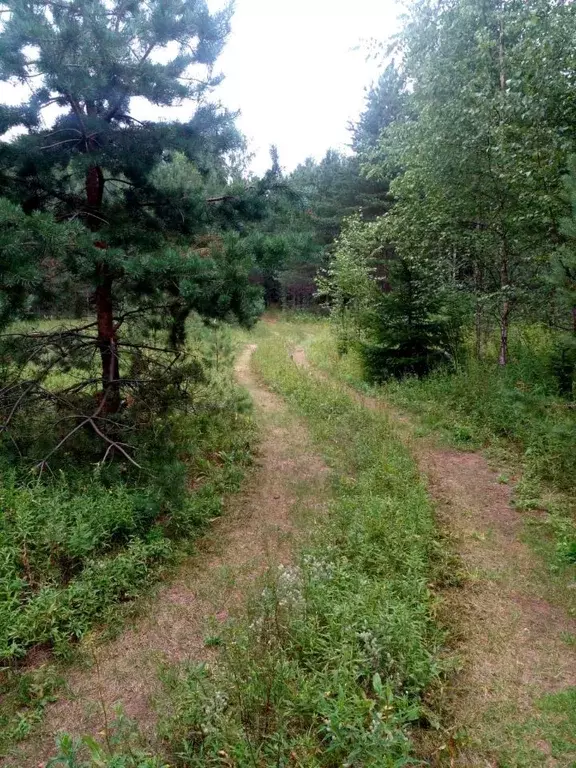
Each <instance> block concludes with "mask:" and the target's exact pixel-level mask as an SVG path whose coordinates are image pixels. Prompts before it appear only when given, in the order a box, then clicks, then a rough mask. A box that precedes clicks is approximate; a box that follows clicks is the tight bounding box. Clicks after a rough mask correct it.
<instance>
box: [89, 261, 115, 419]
mask: <svg viewBox="0 0 576 768" xmlns="http://www.w3.org/2000/svg"><path fill="white" fill-rule="evenodd" d="M97 271H98V286H97V288H96V292H95V294H94V300H95V304H96V319H97V321H98V342H97V344H98V349H99V350H100V360H101V364H102V394H103V397H105V398H106V404H105V407H104V410H105V411H106V413H116V412H117V411H118V409H119V408H120V382H119V379H120V366H119V362H118V341H117V338H116V327H115V324H114V304H113V301H112V277H111V276H110V273H109V271H108V266H107V265H106V264H102V263H100V264H98V267H97Z"/></svg>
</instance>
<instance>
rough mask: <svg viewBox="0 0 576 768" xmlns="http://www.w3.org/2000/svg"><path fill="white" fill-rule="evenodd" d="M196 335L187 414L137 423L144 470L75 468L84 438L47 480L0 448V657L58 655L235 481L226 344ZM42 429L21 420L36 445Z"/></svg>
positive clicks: (207, 515) (235, 422)
mask: <svg viewBox="0 0 576 768" xmlns="http://www.w3.org/2000/svg"><path fill="white" fill-rule="evenodd" d="M195 332H196V334H197V335H198V334H202V339H199V340H198V341H197V346H196V349H195V351H194V355H195V356H196V359H197V360H198V364H201V365H202V366H203V367H204V372H205V374H204V377H203V378H202V379H201V380H199V381H197V382H196V383H195V384H194V385H190V386H191V392H190V395H191V397H192V400H193V403H194V410H193V411H190V412H188V413H180V412H179V413H177V414H174V415H172V416H166V415H165V416H164V417H162V418H154V419H153V420H152V421H150V422H148V423H146V424H142V423H141V424H140V430H139V437H138V441H137V443H136V452H137V455H138V458H139V459H140V460H141V461H142V463H143V464H146V466H147V470H146V471H142V470H139V469H137V468H136V467H134V466H133V465H132V464H130V463H129V462H128V461H126V460H124V461H119V462H117V463H115V464H112V465H111V466H105V465H104V466H103V465H102V464H95V465H92V467H90V466H89V465H88V468H83V467H82V464H81V465H80V467H79V466H78V461H77V458H78V455H82V454H81V453H80V451H81V450H82V444H83V442H84V439H83V438H82V437H81V438H80V443H79V444H76V445H72V446H71V448H70V450H69V452H68V455H67V456H66V455H63V456H62V457H61V458H60V464H59V471H58V473H57V474H54V475H53V476H50V475H44V476H42V477H40V478H38V477H36V479H34V477H33V476H31V475H30V474H29V473H28V472H26V470H25V467H24V466H23V463H22V460H21V458H20V457H19V456H18V454H13V458H12V461H11V460H10V457H9V454H8V453H7V452H5V453H4V457H3V472H2V474H3V484H2V488H1V489H0V506H1V507H2V513H3V514H2V517H1V519H0V551H1V552H2V558H1V561H0V592H1V594H2V600H1V601H0V627H1V630H0V658H3V659H4V660H10V659H17V658H20V657H22V656H23V655H24V654H25V653H26V652H27V650H28V649H29V648H31V647H32V646H36V645H43V646H47V647H52V648H55V649H56V650H57V651H58V652H61V653H66V652H67V650H68V648H69V643H70V641H74V640H77V639H79V638H81V637H82V636H84V635H85V634H86V633H87V632H88V631H89V630H90V628H91V627H92V626H93V625H94V623H95V622H98V621H101V620H103V619H104V618H107V617H108V616H109V615H110V610H111V608H112V607H113V606H115V605H118V604H119V603H123V602H126V601H130V600H132V599H133V598H134V597H136V596H137V595H139V594H141V592H142V590H143V589H145V588H146V586H147V585H148V584H150V583H151V582H152V581H154V580H156V579H157V578H158V573H159V571H160V570H161V568H162V567H163V566H164V565H165V564H169V563H170V562H172V561H173V560H174V558H175V556H176V554H177V547H176V545H175V542H177V541H178V540H180V541H181V540H183V539H186V538H189V537H193V536H195V535H196V534H197V533H198V531H199V530H201V528H202V526H203V525H204V524H205V523H206V521H207V520H209V519H212V518H214V517H215V516H217V515H218V514H220V511H221V505H222V493H223V491H224V490H229V489H232V488H235V487H237V485H238V483H239V481H240V479H241V476H242V467H243V465H245V464H246V462H247V461H248V460H249V436H250V426H249V418H248V416H247V414H246V413H245V412H246V404H245V402H244V400H243V398H242V396H240V395H239V393H238V392H237V390H236V389H235V387H234V385H233V383H232V380H231V373H230V372H231V359H232V356H231V355H232V350H231V348H230V344H229V343H227V342H226V340H225V338H223V337H222V331H221V330H216V331H212V332H210V331H207V330H202V325H201V324H197V325H196V327H195ZM147 413H149V411H147ZM42 428H43V421H42V420H40V421H37V420H34V419H31V420H29V422H28V439H29V441H30V445H31V446H33V445H35V444H36V443H38V442H40V443H41V442H42V437H41V431H42ZM36 430H38V431H36ZM8 445H10V442H9V441H8ZM158 445H162V451H161V452H158ZM30 450H32V447H30ZM208 457H212V458H208ZM74 467H75V468H74ZM54 469H56V467H54ZM191 482H193V483H194V485H197V488H196V490H195V491H194V492H193V493H190V491H189V485H190V483H191Z"/></svg>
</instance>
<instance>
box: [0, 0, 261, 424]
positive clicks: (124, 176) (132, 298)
mask: <svg viewBox="0 0 576 768" xmlns="http://www.w3.org/2000/svg"><path fill="white" fill-rule="evenodd" d="M229 22H230V10H229V9H225V10H223V11H220V12H218V13H214V14H212V13H210V12H209V9H208V5H207V3H206V2H205V0H146V1H145V2H135V1H134V0H128V1H126V0H111V1H110V2H108V1H107V0H59V1H58V2H53V0H38V1H36V0H11V1H10V2H9V3H7V13H6V15H5V16H4V19H3V26H2V29H1V32H0V79H1V81H3V82H4V83H6V82H14V81H19V82H21V83H23V84H24V85H25V86H26V90H27V92H28V91H30V97H29V98H28V101H27V103H26V104H24V105H22V107H20V108H9V107H2V108H1V109H0V129H4V130H6V129H7V128H9V127H13V126H19V127H20V128H23V129H24V132H23V135H21V136H20V137H19V138H17V139H16V140H14V141H12V142H9V143H6V142H4V143H3V144H2V145H1V146H0V194H1V195H3V196H4V197H5V198H8V199H9V200H10V201H12V203H13V204H15V205H17V206H19V207H20V209H21V211H23V212H24V213H25V214H27V215H28V214H33V216H32V219H31V222H36V229H37V234H39V239H38V240H37V246H38V247H37V248H32V249H29V258H28V257H27V258H28V260H27V262H26V263H27V267H26V269H27V276H26V277H23V276H22V275H20V277H18V274H17V273H18V270H20V272H21V271H22V265H21V264H17V263H16V261H15V260H14V259H12V260H10V261H8V262H7V261H6V257H5V254H6V251H5V250H3V251H2V253H3V259H4V263H3V278H2V293H3V300H2V302H3V303H2V306H3V308H4V309H5V312H4V316H5V319H6V320H7V319H9V316H10V314H11V313H10V312H9V311H8V308H11V310H12V311H15V310H16V309H17V307H20V308H22V307H23V306H24V305H25V304H26V300H25V298H24V296H23V294H24V293H26V292H28V294H29V300H32V298H33V295H34V294H35V292H38V291H41V290H44V291H45V286H46V283H47V282H49V280H48V278H49V267H50V269H52V270H54V269H56V270H57V271H59V272H61V273H65V274H66V275H67V276H68V278H69V280H70V281H72V282H76V283H79V282H80V283H83V284H85V285H86V286H87V290H88V291H89V292H90V295H91V300H92V303H93V306H94V309H95V313H96V321H95V328H96V338H95V339H94V343H95V345H96V347H97V349H98V350H99V354H100V359H101V378H102V384H103V399H104V400H105V410H106V411H109V412H114V411H116V410H118V407H119V404H120V398H121V394H120V390H121V385H122V378H121V372H120V350H121V349H122V344H121V339H120V338H119V330H120V328H121V327H122V325H123V323H124V321H125V318H126V317H127V316H128V315H129V314H130V313H135V314H137V313H138V312H140V313H141V312H143V311H145V310H146V311H147V312H148V314H149V317H150V321H151V322H161V321H162V318H165V317H169V318H172V321H171V322H173V323H174V325H175V328H174V329H173V333H172V341H173V343H175V344H176V343H181V342H182V332H183V327H184V325H183V323H184V321H185V318H186V316H187V315H188V313H189V312H190V310H191V309H197V310H198V311H200V312H202V313H204V314H205V315H208V316H217V317H224V316H227V315H228V314H230V313H231V312H233V313H236V314H239V315H240V316H241V319H250V317H252V316H253V315H254V312H255V311H257V293H258V292H257V290H255V289H254V288H251V287H250V286H249V283H248V273H249V270H250V264H249V263H248V262H247V260H246V256H245V254H244V255H243V256H242V259H240V260H239V261H236V262H234V256H233V255H232V254H237V249H234V248H232V250H231V251H230V252H229V253H227V252H226V237H228V236H226V237H222V236H217V235H216V234H215V233H218V232H220V233H222V232H225V230H232V231H237V230H238V228H239V227H240V226H241V223H242V221H243V220H245V219H246V218H250V217H254V216H258V215H259V212H260V207H261V205H262V200H261V197H262V195H260V194H259V193H260V192H261V190H259V189H257V188H254V189H253V190H252V191H248V192H247V191H246V190H245V189H242V188H241V185H240V186H239V185H236V186H235V187H234V188H229V186H228V184H227V181H228V179H227V176H228V173H227V166H226V156H227V153H228V152H231V151H233V150H238V149H239V148H241V146H242V138H241V137H240V135H239V134H238V132H237V130H236V128H235V126H234V115H232V114H230V113H228V112H226V111H224V110H223V109H221V108H219V107H218V106H216V105H212V104H210V103H208V102H207V101H206V97H207V96H208V95H209V93H210V92H211V90H212V89H213V87H214V86H215V85H216V84H217V83H218V82H219V80H220V78H219V77H217V76H214V74H213V66H214V63H215V61H216V59H217V57H218V55H219V53H220V52H221V50H222V47H223V45H224V43H225V40H226V37H227V34H228V32H229ZM135 100H138V101H139V102H140V103H148V104H149V105H154V106H155V107H171V106H175V105H178V104H182V103H190V104H191V106H190V113H191V114H190V119H189V120H188V121H187V122H183V123H175V122H160V121H158V122H155V121H153V120H144V121H141V120H138V119H136V118H135V117H134V115H133V109H134V106H135V103H137V102H136V101H135ZM54 114H55V115H56V116H55V117H53V119H52V121H51V124H50V125H49V127H46V124H47V122H49V118H50V116H51V115H54ZM183 162H185V163H187V167H186V168H185V173H184V174H182V173H180V174H179V173H178V171H179V167H178V164H179V163H180V171H181V170H182V168H181V166H182V163H183ZM0 215H2V216H3V222H4V223H6V222H7V221H8V220H12V221H14V220H16V219H18V220H20V221H21V223H23V226H24V229H29V228H30V226H31V224H29V223H28V222H22V219H21V216H20V214H17V213H16V212H15V210H14V208H9V207H6V206H4V207H3V208H2V211H1V213H0ZM38 216H41V217H42V216H44V217H45V218H38ZM50 217H51V220H52V222H53V226H52V225H51V228H52V231H53V232H54V231H55V230H54V226H55V227H56V230H57V229H58V227H63V229H62V234H61V239H64V240H65V239H66V236H68V237H73V238H74V239H75V241H77V243H78V247H74V248H69V247H67V246H66V244H65V243H61V247H60V248H59V249H58V254H56V252H54V253H53V254H52V257H53V258H52V259H51V260H48V261H49V262H50V263H49V264H48V261H47V259H46V255H47V254H46V251H47V249H48V250H50V247H48V248H47V246H46V243H45V242H44V241H43V240H42V237H40V233H38V226H39V225H40V222H44V224H46V222H47V221H48V219H49V218H50ZM70 227H71V228H72V229H71V230H70ZM69 232H72V235H70V234H68V235H66V234H65V233H69ZM83 233H84V234H88V235H89V237H85V236H84V234H83ZM232 237H233V236H232ZM57 239H58V238H56V240H57ZM80 241H81V242H80ZM53 245H54V246H56V245H57V243H53ZM11 247H12V248H13V247H14V244H12V245H11ZM52 250H54V248H52ZM11 275H12V276H11ZM64 283H65V281H60V283H59V285H60V286H62V285H64ZM43 286H44V287H43ZM153 316H156V318H157V320H156V321H154V320H153Z"/></svg>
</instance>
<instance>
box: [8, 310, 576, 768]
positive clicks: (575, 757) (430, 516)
mask: <svg viewBox="0 0 576 768" xmlns="http://www.w3.org/2000/svg"><path fill="white" fill-rule="evenodd" d="M315 333H316V331H315V329H314V326H310V327H308V326H303V325H299V324H297V323H292V324H291V323H284V322H278V323H275V324H266V325H264V326H261V327H260V329H259V330H258V331H257V332H256V334H255V335H254V336H253V339H255V340H257V341H258V345H256V344H255V343H249V344H247V345H246V346H245V347H244V348H243V351H242V353H241V354H240V356H239V358H238V362H237V366H236V377H237V380H238V381H239V383H241V384H242V385H243V386H244V387H245V388H246V389H247V390H248V392H249V393H250V395H251V397H252V400H253V402H254V405H255V414H256V420H257V422H258V425H259V428H260V432H261V436H262V439H261V444H260V451H259V455H258V457H257V464H256V468H255V470H254V471H253V473H252V474H251V477H250V478H249V480H248V481H247V483H246V485H245V488H244V491H243V492H242V493H241V494H238V495H237V496H234V497H232V498H230V499H229V500H228V502H227V504H226V515H225V516H224V517H222V518H221V519H219V520H217V521H214V524H213V527H212V530H211V532H210V534H209V535H208V536H207V537H206V538H205V539H204V540H203V541H202V544H201V548H200V550H201V551H200V553H199V554H198V555H196V556H194V557H190V558H189V559H188V560H187V561H186V562H185V563H183V565H182V566H181V568H180V570H179V571H178V573H177V574H176V576H175V578H174V579H173V580H171V582H170V583H167V584H165V585H164V586H163V587H162V588H161V589H160V590H159V592H158V594H157V595H155V596H154V597H151V598H150V599H149V601H148V605H147V609H146V610H145V611H144V612H143V615H142V616H141V618H140V619H138V620H137V621H136V622H135V623H134V625H133V626H132V627H131V628H130V629H129V630H128V631H125V632H123V633H122V634H121V635H120V636H119V637H118V638H117V639H116V640H114V641H112V642H109V643H107V644H100V645H95V646H94V647H93V648H92V649H91V651H90V653H89V654H87V658H88V660H89V661H90V659H91V663H89V664H88V665H87V666H86V667H85V668H78V667H77V668H75V669H72V670H71V671H70V672H69V674H68V678H67V693H66V695H65V696H63V697H62V698H61V699H60V700H59V701H58V702H57V703H55V704H54V705H51V706H49V707H48V708H47V712H46V718H45V721H44V723H43V729H42V731H41V732H39V733H37V734H35V735H34V737H33V738H31V739H29V740H28V741H27V742H24V743H23V744H22V745H20V747H19V748H18V749H16V751H15V752H14V754H13V755H11V756H10V757H9V758H8V759H6V760H5V761H4V762H2V763H1V765H2V766H3V768H8V766H9V767H10V768H38V766H43V765H44V764H45V761H46V760H47V759H48V757H49V756H50V755H51V754H53V736H54V734H56V733H57V732H59V731H66V732H68V733H71V734H72V735H75V736H80V735H83V734H93V735H95V736H97V737H99V738H100V740H102V738H104V739H105V738H106V735H107V733H108V730H109V723H110V721H111V720H112V718H113V707H114V705H115V704H118V703H119V704H121V705H122V708H123V710H124V712H125V713H126V715H127V716H128V717H130V718H131V719H133V720H135V721H136V722H137V724H138V727H139V731H140V734H141V737H142V741H143V743H144V744H145V745H146V748H147V749H148V750H150V749H151V750H152V751H155V752H158V751H160V752H164V751H165V747H166V746H167V748H168V752H169V753H170V755H171V758H170V760H169V762H170V764H171V765H172V764H174V765H177V766H186V768H199V767H200V766H202V767H204V766H221V765H226V766H228V765H229V766H234V768H254V766H256V765H257V766H259V768H260V766H261V767H262V768H265V767H266V768H268V767H271V766H278V765H283V766H286V768H288V766H293V767H294V768H334V766H341V765H346V766H350V768H356V766H358V768H360V766H362V768H398V766H405V765H409V764H422V765H430V766H454V767H457V768H540V767H542V768H554V766H556V767H557V768H574V766H576V740H575V734H576V646H575V644H574V642H573V638H574V637H575V636H576V624H575V622H574V621H573V619H572V618H570V616H569V615H568V614H567V612H566V611H565V610H564V608H563V606H562V604H561V601H556V600H554V590H553V589H551V587H550V585H549V584H547V583H544V582H542V580H541V574H542V568H541V567H540V563H539V561H538V556H537V555H536V554H535V553H534V551H533V550H532V549H531V548H530V547H529V546H528V545H527V544H526V542H525V541H524V534H523V532H524V522H523V519H522V516H521V515H520V513H519V512H518V511H517V510H516V509H515V508H514V507H513V505H512V491H511V488H510V486H509V485H508V484H506V483H503V482H501V481H500V480H501V478H499V476H498V474H497V473H496V472H495V471H493V470H492V469H491V468H490V467H489V465H488V464H487V462H486V460H485V458H484V457H483V456H482V455H481V454H479V453H472V452H462V451H457V450H452V449H447V448H446V447H443V446H442V445H440V444H438V442H437V441H436V440H435V439H434V436H432V437H431V436H427V437H423V436H422V435H421V432H420V430H419V429H418V427H417V424H416V423H415V420H414V419H413V418H411V417H408V416H407V415H406V414H404V413H402V412H400V411H398V410H397V409H395V408H394V407H392V406H390V405H389V404H388V403H387V402H386V401H385V400H384V399H383V398H381V397H378V396H377V395H373V394H371V395H367V394H365V393H362V392H361V391H359V390H357V389H355V388H354V387H353V386H351V385H350V383H349V382H350V377H349V376H348V383H347V382H346V381H345V380H344V376H341V375H340V372H339V371H338V369H337V368H335V367H334V366H332V367H329V366H326V367H325V368H324V369H322V370H321V369H320V368H318V367H317V362H318V360H317V359H316V358H315V357H312V356H310V360H313V363H311V362H310V360H309V356H308V349H309V344H310V343H312V342H313V341H314V336H315ZM253 339H251V341H252V340H253ZM320 362H321V361H320ZM358 385H359V386H360V382H358ZM432 502H433V503H432ZM280 564H282V566H286V568H283V569H281V570H279V569H278V566H279V565H280ZM260 578H262V581H260ZM255 587H256V588H255ZM263 587H264V588H263ZM247 598H249V600H247ZM247 602H248V605H247ZM220 641H222V643H223V645H222V651H221V652H220V651H218V650H217V648H218V646H219V645H220ZM86 650H89V648H88V646H87V648H86ZM216 662H218V663H216ZM202 663H205V664H206V665H207V672H206V674H205V673H204V672H203V671H202V670H200V671H199V667H198V664H202ZM167 669H169V670H171V671H170V672H169V673H168V676H170V675H171V674H174V675H175V676H176V678H177V679H178V682H176V683H175V687H174V690H173V691H171V694H170V696H172V698H171V699H170V698H167V693H166V689H165V688H163V684H162V677H163V672H162V670H167ZM164 677H167V676H166V674H165V673H164ZM199 681H200V682H199ZM217 701H223V702H225V706H224V707H223V708H221V709H219V708H218V707H216V708H215V707H214V702H217ZM159 713H160V715H161V716H162V718H163V725H162V728H161V731H160V732H158V731H157V723H158V717H159ZM199 723H202V725H201V726H199ZM206 723H208V726H207V725H206ZM162 729H163V730H162ZM159 738H163V739H164V743H163V746H162V747H160V743H159V741H158V739H159ZM223 756H224V757H225V760H224V762H223ZM414 759H416V760H420V761H421V762H416V763H414V762H413V760H414ZM95 764H98V765H100V764H102V765H116V764H118V765H124V763H122V762H119V763H115V762H110V763H108V762H102V763H95ZM157 764H159V763H156V762H154V765H157ZM126 765H130V766H132V765H135V763H131V762H128V763H126ZM146 765H148V763H146Z"/></svg>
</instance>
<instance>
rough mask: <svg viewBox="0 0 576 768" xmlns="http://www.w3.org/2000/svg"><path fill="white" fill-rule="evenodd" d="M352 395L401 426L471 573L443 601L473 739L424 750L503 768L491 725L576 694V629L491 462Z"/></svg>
mask: <svg viewBox="0 0 576 768" xmlns="http://www.w3.org/2000/svg"><path fill="white" fill-rule="evenodd" d="M292 357H293V360H294V361H295V362H296V363H297V364H298V365H300V366H303V367H306V368H308V369H309V370H310V371H311V373H312V375H315V376H320V377H322V378H324V379H326V378H328V377H327V376H326V374H323V373H321V372H319V371H317V370H316V369H314V368H312V367H311V366H310V364H309V362H308V361H307V359H306V353H305V350H304V349H303V348H301V347H298V348H296V349H295V350H294V352H293V355H292ZM342 386H345V385H342ZM346 389H347V391H348V393H349V394H350V395H351V396H352V397H353V398H354V399H356V400H357V401H358V402H361V403H362V404H363V405H365V406H366V407H368V408H371V409H384V410H385V411H386V412H387V413H388V415H389V416H390V420H391V422H392V423H393V424H395V425H396V426H397V428H398V433H399V436H400V437H401V438H402V439H403V440H404V441H406V442H407V443H408V445H409V447H410V449H411V450H412V452H413V454H414V456H415V457H416V459H417V461H418V464H419V466H420V469H421V472H422V474H423V476H424V477H425V479H426V481H427V485H428V488H429V491H430V494H431V496H432V498H433V499H434V500H435V502H436V506H437V509H438V516H439V519H440V522H441V525H442V527H443V528H444V530H445V531H446V532H447V535H448V536H449V537H450V539H451V540H452V541H453V542H454V548H455V550H456V552H457V554H458V556H459V558H460V561H461V563H462V566H463V571H464V580H463V584H462V586H459V587H457V588H450V589H445V590H442V591H441V592H440V594H439V595H438V597H439V600H440V604H441V605H440V609H439V612H440V616H441V617H442V618H443V619H445V622H446V624H447V626H448V627H449V628H450V629H451V631H452V633H453V642H454V646H455V648H454V650H455V651H456V653H457V654H458V656H459V657H460V659H461V669H460V671H459V672H458V673H457V674H456V675H455V676H454V677H453V678H452V680H451V681H450V686H449V687H448V692H447V693H446V692H445V699H444V702H443V705H444V706H445V707H446V708H447V710H448V713H447V714H448V719H449V720H451V722H452V726H453V727H452V729H451V732H452V733H456V732H458V731H460V730H462V729H465V731H466V733H467V739H466V741H465V745H464V746H463V745H462V743H458V744H457V743H456V741H455V740H454V739H452V738H448V739H446V735H444V736H443V738H442V742H443V744H442V746H443V747H445V748H444V749H441V750H437V749H436V747H437V746H438V744H437V742H438V739H437V737H435V736H431V737H430V738H427V737H426V736H425V735H424V738H423V741H424V746H425V747H426V742H427V741H428V740H429V741H430V742H431V743H430V744H429V745H428V746H429V747H430V749H429V751H428V752H427V754H426V755H425V756H426V758H427V761H428V762H429V764H430V763H431V764H432V765H450V766H462V767H465V768H490V767H493V768H497V767H498V766H500V765H501V763H499V762H498V760H497V758H495V757H493V756H492V755H491V751H492V748H491V746H489V745H488V746H487V745H486V735H487V731H486V728H487V726H486V723H487V721H488V719H490V721H491V722H492V725H491V726H489V727H490V728H491V730H492V731H493V732H494V733H495V734H497V732H498V728H499V725H498V723H496V725H494V724H493V721H494V720H496V721H497V720H498V713H499V712H506V713H507V716H508V717H511V718H512V719H513V720H514V721H515V722H516V721H517V722H522V721H523V720H526V719H527V718H528V717H530V716H532V715H534V714H535V710H534V702H535V701H536V700H537V699H538V698H539V697H541V696H544V695H546V694H549V693H555V692H558V691H561V690H563V689H566V688H568V687H570V686H574V685H576V649H574V647H570V646H569V645H568V644H567V643H566V642H565V641H564V640H563V637H565V636H568V635H574V634H575V633H576V621H574V619H573V618H571V617H570V616H569V615H568V614H567V613H566V611H565V610H564V609H563V608H562V607H561V606H559V605H554V604H552V603H551V602H549V601H548V600H546V599H545V598H544V597H543V596H542V594H541V592H542V590H540V589H539V585H538V576H539V574H540V573H541V571H542V564H541V562H540V559H539V557H538V556H537V555H536V553H535V552H533V551H532V550H531V549H530V547H529V546H528V545H527V544H526V543H525V542H524V540H523V539H524V531H525V519H524V515H525V514H526V513H521V512H519V511H517V510H516V509H515V508H514V507H513V506H512V492H513V489H512V488H511V487H510V485H508V484H503V483H501V482H499V477H498V475H497V473H496V472H495V471H494V470H492V469H491V468H490V466H489V465H488V462H487V461H486V459H485V457H484V456H483V455H482V454H480V453H465V452H461V451H456V450H446V449H445V448H443V447H440V446H438V445H437V444H435V443H434V442H433V441H432V440H431V439H430V438H422V437H418V436H416V434H415V431H414V429H413V426H414V425H413V423H412V420H411V419H410V418H409V417H408V416H406V414H403V413H401V412H399V411H398V410H396V409H395V408H394V407H392V406H390V404H388V403H386V402H385V401H383V400H381V399H379V398H374V397H369V396H367V395H363V394H360V393H358V392H356V391H355V390H353V389H352V388H351V387H346ZM510 713H512V714H510ZM502 738H505V734H504V732H503V733H502ZM446 741H448V745H446ZM446 746H447V748H446ZM536 747H537V749H539V750H540V751H541V752H542V765H543V766H550V767H552V766H563V767H564V766H566V768H567V767H568V766H570V768H574V765H576V763H574V762H572V760H573V758H572V757H569V758H567V759H568V760H569V762H565V763H560V762H558V761H557V760H555V759H554V758H553V757H551V747H550V745H549V744H548V743H547V742H546V741H542V740H541V741H539V742H538V743H537V744H536Z"/></svg>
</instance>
